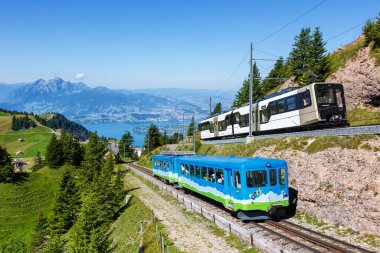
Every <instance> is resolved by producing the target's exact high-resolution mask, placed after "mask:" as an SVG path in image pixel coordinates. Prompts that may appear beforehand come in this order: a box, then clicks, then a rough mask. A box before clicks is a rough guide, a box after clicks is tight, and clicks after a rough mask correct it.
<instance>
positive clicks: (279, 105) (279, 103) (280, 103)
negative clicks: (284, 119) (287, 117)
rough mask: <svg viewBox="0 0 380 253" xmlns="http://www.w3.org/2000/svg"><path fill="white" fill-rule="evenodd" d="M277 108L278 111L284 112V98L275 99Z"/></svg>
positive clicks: (285, 108) (285, 109)
mask: <svg viewBox="0 0 380 253" xmlns="http://www.w3.org/2000/svg"><path fill="white" fill-rule="evenodd" d="M277 108H278V113H284V112H286V111H287V106H286V103H285V99H280V100H278V101H277Z"/></svg>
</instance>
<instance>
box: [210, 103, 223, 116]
mask: <svg viewBox="0 0 380 253" xmlns="http://www.w3.org/2000/svg"><path fill="white" fill-rule="evenodd" d="M221 112H222V103H221V102H218V103H216V105H215V107H214V110H213V111H212V112H211V115H214V114H218V113H221Z"/></svg>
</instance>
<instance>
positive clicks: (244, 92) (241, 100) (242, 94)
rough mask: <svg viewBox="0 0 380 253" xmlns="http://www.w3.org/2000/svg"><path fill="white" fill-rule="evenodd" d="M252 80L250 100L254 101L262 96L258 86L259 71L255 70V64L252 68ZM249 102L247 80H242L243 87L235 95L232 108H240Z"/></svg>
mask: <svg viewBox="0 0 380 253" xmlns="http://www.w3.org/2000/svg"><path fill="white" fill-rule="evenodd" d="M252 78H253V80H252V81H253V90H252V100H253V101H256V100H257V99H259V98H261V97H262V96H263V92H262V87H261V85H260V80H261V77H260V71H259V69H258V68H257V65H256V63H255V64H253V66H252ZM248 102H249V79H246V80H244V82H243V87H241V88H240V90H239V91H238V92H237V94H236V95H235V100H234V102H233V106H235V107H240V106H242V105H243V104H245V103H248Z"/></svg>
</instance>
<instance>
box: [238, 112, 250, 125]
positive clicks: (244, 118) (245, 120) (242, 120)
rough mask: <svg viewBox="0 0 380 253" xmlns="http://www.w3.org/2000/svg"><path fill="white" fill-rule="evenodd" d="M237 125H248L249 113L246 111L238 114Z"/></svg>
mask: <svg viewBox="0 0 380 253" xmlns="http://www.w3.org/2000/svg"><path fill="white" fill-rule="evenodd" d="M239 126H240V127H247V126H249V114H248V113H247V114H242V115H240V121H239Z"/></svg>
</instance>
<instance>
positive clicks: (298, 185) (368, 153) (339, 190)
mask: <svg viewBox="0 0 380 253" xmlns="http://www.w3.org/2000/svg"><path fill="white" fill-rule="evenodd" d="M198 154H207V155H222V156H228V155H238V156H262V157H271V158H280V159H285V160H286V161H287V162H288V165H289V183H290V186H291V187H293V188H295V189H296V190H298V199H299V201H298V207H297V210H298V211H299V213H300V214H302V213H303V214H306V215H307V216H308V217H312V220H314V221H318V222H315V223H317V224H319V225H320V226H324V227H325V228H326V229H328V228H329V227H331V226H335V227H340V228H342V229H343V230H342V231H346V233H357V232H360V234H363V233H369V234H375V235H378V236H379V235H380V232H379V231H380V205H379V203H380V137H379V136H376V135H366V136H352V137H317V138H312V137H299V138H282V139H279V140H258V141H254V142H252V143H250V144H231V145H225V146H212V145H202V146H201V148H200V150H199V151H198Z"/></svg>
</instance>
